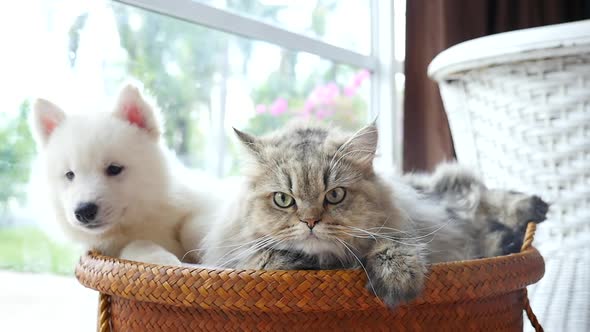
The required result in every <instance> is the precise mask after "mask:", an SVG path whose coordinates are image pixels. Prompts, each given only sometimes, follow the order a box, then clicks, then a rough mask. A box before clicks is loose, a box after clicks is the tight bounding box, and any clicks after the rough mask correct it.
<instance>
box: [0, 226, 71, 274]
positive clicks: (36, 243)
mask: <svg viewBox="0 0 590 332" xmlns="http://www.w3.org/2000/svg"><path fill="white" fill-rule="evenodd" d="M80 253H81V251H80V250H79V249H78V248H76V247H74V246H71V245H67V244H63V243H59V242H56V241H55V240H52V239H51V238H49V237H48V236H47V235H46V234H45V233H43V231H41V230H40V229H39V228H38V227H35V226H20V227H1V228H0V269H9V270H15V271H20V272H51V273H56V274H64V275H72V274H73V272H74V267H75V266H76V262H77V261H78V257H79V256H80Z"/></svg>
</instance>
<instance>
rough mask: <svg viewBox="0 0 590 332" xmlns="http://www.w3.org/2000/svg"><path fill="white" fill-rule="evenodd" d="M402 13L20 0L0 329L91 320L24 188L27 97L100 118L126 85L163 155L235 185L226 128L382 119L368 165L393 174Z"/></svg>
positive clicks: (11, 80)
mask: <svg viewBox="0 0 590 332" xmlns="http://www.w3.org/2000/svg"><path fill="white" fill-rule="evenodd" d="M404 15H405V3H404V1H403V0H395V1H393V2H390V1H386V0H371V1H363V0H351V1H336V0H313V1H311V0H310V1H297V2H295V1H285V0H222V1H219V0H198V1H192V0H168V1H161V0H124V1H116V2H113V1H108V0H102V1H96V0H95V1H93V0H84V1H79V0H31V1H27V2H17V3H14V4H12V5H11V10H10V11H8V10H7V11H2V12H0V38H1V39H2V40H3V45H4V49H3V50H2V56H1V57H0V72H2V76H0V91H2V98H0V109H1V111H0V157H1V159H0V276H2V277H1V280H2V282H0V293H2V294H3V296H2V297H1V298H0V307H2V308H5V307H6V309H3V311H2V312H3V315H2V316H3V324H4V325H5V326H6V324H9V325H8V326H9V327H10V326H11V325H10V324H11V323H12V324H18V325H14V328H13V329H17V326H18V329H19V330H22V329H23V322H25V325H24V326H25V328H26V329H31V330H37V329H41V328H46V327H47V326H46V324H47V322H54V321H55V322H56V323H58V322H59V324H60V327H59V330H61V331H67V330H72V331H79V330H88V329H90V328H92V326H93V324H94V320H95V310H94V308H93V307H92V306H95V305H96V303H95V302H96V296H95V294H94V293H92V292H90V291H87V292H85V290H84V289H83V288H82V287H80V286H79V285H78V284H77V282H76V281H75V280H74V279H73V278H72V277H71V275H72V271H73V267H74V266H75V263H76V261H77V257H78V255H79V253H80V249H79V248H77V247H75V246H74V245H72V244H71V243H69V242H68V241H67V240H63V239H61V238H60V237H59V234H60V233H59V231H57V230H54V227H55V225H53V223H52V222H51V220H48V218H47V215H46V214H44V212H43V210H42V209H39V208H38V207H37V203H38V202H39V201H42V200H43V198H37V197H36V195H34V194H35V187H34V181H33V185H31V184H30V182H31V181H29V180H30V174H31V173H32V174H34V172H32V165H33V164H34V163H33V160H34V156H35V146H34V143H33V141H32V138H31V136H30V133H29V132H28V127H27V122H26V119H27V115H28V112H29V108H30V100H31V98H33V97H36V96H41V97H45V98H48V99H50V100H52V101H54V102H56V103H57V104H58V105H60V106H61V107H62V108H64V109H65V110H66V111H67V112H92V111H95V110H97V109H102V110H104V109H109V108H110V107H111V105H110V99H112V98H114V96H115V94H116V93H117V88H118V87H119V86H120V84H121V83H122V82H123V81H124V80H126V79H127V78H128V77H129V76H132V77H134V78H136V79H138V80H139V81H141V82H143V83H144V84H145V87H146V88H147V90H148V91H149V92H150V93H151V94H152V95H153V96H154V97H155V99H156V101H157V103H158V105H159V106H160V108H161V109H162V112H163V113H164V116H165V118H166V120H167V121H166V142H167V144H168V145H169V146H170V147H171V148H172V149H174V151H176V153H177V155H178V156H179V157H180V159H181V160H182V161H183V162H184V163H185V164H187V165H188V166H191V167H194V168H200V169H204V170H206V171H208V172H210V173H211V174H214V175H216V176H226V175H231V174H236V173H237V163H236V155H237V150H236V146H235V140H234V138H233V135H232V131H231V127H232V126H234V127H237V128H239V129H243V130H246V131H249V132H252V133H257V134H258V133H262V132H266V131H269V130H271V129H273V128H277V127H280V126H282V125H283V124H285V123H286V122H288V121H290V120H292V119H296V118H312V119H315V120H316V121H325V122H331V123H335V124H338V125H340V126H343V127H346V128H350V129H355V128H358V127H360V126H362V125H364V124H366V123H367V122H368V121H370V120H371V119H372V118H375V117H376V116H377V115H379V116H378V124H379V127H380V129H381V138H382V140H381V147H380V159H379V162H380V163H381V164H383V165H389V166H391V165H393V164H394V163H398V162H399V161H400V157H401V152H400V151H401V144H400V140H401V130H400V124H401V117H400V116H401V112H399V111H398V110H399V107H398V106H399V104H400V96H401V92H402V89H403V77H404V76H403V73H402V68H403V59H404V52H403V50H404V49H403V44H404V40H403V36H404ZM31 193H32V194H33V195H31ZM48 234H50V235H48ZM19 283H22V286H18V284H19ZM32 285H34V286H32ZM5 294H6V295H5ZM55 301H59V303H60V304H59V305H58V306H55V305H54V304H53V303H55ZM88 306H91V308H88ZM32 312H35V313H37V312H39V315H37V316H36V314H35V315H32V314H31V313H32ZM73 312H76V313H79V314H76V315H74V314H72V313H73ZM32 316H36V317H48V319H38V320H31V319H28V318H29V317H32ZM73 316H76V317H75V318H73ZM5 317H7V318H8V321H6V318H5ZM66 321H68V322H70V323H71V324H70V323H68V324H70V325H67V324H66V326H64V325H63V324H64V322H66ZM36 324H37V325H36ZM56 329H57V328H56ZM9 330H10V328H9Z"/></svg>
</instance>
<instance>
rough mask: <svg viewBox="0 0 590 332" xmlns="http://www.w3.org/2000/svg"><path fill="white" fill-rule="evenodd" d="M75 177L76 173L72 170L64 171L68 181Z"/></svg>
mask: <svg viewBox="0 0 590 332" xmlns="http://www.w3.org/2000/svg"><path fill="white" fill-rule="evenodd" d="M75 177H76V174H74V172H72V171H68V172H67V173H66V179H68V180H70V181H72V180H73V179H74V178H75Z"/></svg>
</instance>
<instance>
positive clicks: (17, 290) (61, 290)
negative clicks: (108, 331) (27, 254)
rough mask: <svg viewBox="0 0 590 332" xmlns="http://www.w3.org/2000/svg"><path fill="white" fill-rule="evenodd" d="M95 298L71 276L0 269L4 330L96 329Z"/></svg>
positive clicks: (78, 331) (77, 331)
mask: <svg viewBox="0 0 590 332" xmlns="http://www.w3.org/2000/svg"><path fill="white" fill-rule="evenodd" d="M97 301H98V293H96V292H95V291H92V290H89V289H87V288H84V287H83V286H82V285H80V284H79V283H78V281H77V280H76V279H75V278H74V277H64V276H56V275H48V274H33V273H20V272H11V271H3V270H0V321H2V330H3V331H24V332H26V331H60V332H70V331H72V332H74V331H75V332H85V331H96V313H97V304H98V302H97Z"/></svg>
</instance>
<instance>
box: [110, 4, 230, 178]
mask: <svg viewBox="0 0 590 332" xmlns="http://www.w3.org/2000/svg"><path fill="white" fill-rule="evenodd" d="M113 9H114V13H115V18H116V23H117V27H118V30H119V35H120V38H121V44H122V46H123V48H124V49H125V50H126V51H127V53H128V58H129V61H128V65H127V66H128V68H127V70H128V72H129V73H130V74H131V76H134V77H136V78H137V79H139V80H140V81H141V82H143V84H144V85H145V86H146V88H147V89H148V90H149V91H150V92H151V93H152V94H153V95H154V96H155V98H156V100H157V103H158V105H159V106H160V107H161V108H162V112H163V113H164V115H165V118H166V133H165V135H166V140H167V143H168V144H169V146H170V147H172V148H173V149H174V150H175V151H176V152H177V153H178V154H179V155H180V156H181V157H182V158H184V159H185V161H188V162H189V164H191V165H193V166H202V165H203V164H204V160H203V159H202V155H201V154H189V152H192V151H202V150H203V149H204V144H205V137H204V134H203V133H201V132H200V131H199V127H198V126H197V124H198V122H199V121H204V116H203V115H206V113H205V114H203V113H204V112H199V111H198V110H199V109H207V110H209V109H210V92H211V89H212V87H213V86H214V85H215V84H216V82H215V80H214V78H215V74H216V70H217V68H222V67H223V65H224V62H225V61H226V59H225V57H226V54H225V50H226V44H227V36H226V35H225V34H223V33H220V32H213V31H211V30H207V29H205V28H203V27H200V26H196V25H191V24H189V23H186V22H183V21H180V20H177V19H173V18H168V17H164V16H160V15H156V14H153V13H149V12H144V11H139V10H137V9H134V8H131V7H128V6H123V5H117V4H113ZM131 15H138V16H140V17H141V19H142V20H143V24H142V26H141V28H139V29H137V30H134V29H132V27H131V26H130V17H131ZM170 68H173V69H170ZM174 68H176V69H174ZM189 157H190V158H191V159H187V158H189Z"/></svg>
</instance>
